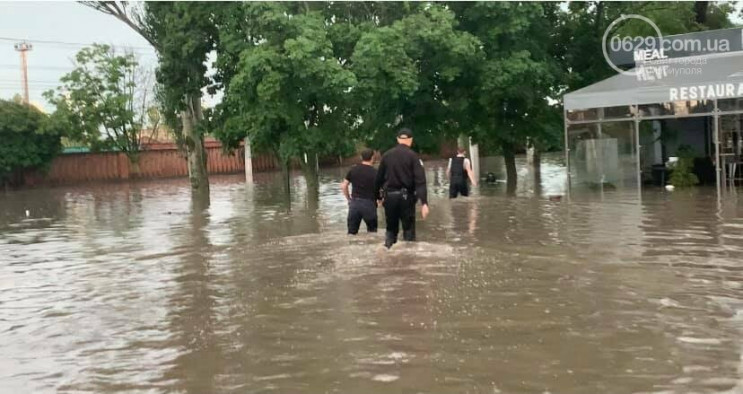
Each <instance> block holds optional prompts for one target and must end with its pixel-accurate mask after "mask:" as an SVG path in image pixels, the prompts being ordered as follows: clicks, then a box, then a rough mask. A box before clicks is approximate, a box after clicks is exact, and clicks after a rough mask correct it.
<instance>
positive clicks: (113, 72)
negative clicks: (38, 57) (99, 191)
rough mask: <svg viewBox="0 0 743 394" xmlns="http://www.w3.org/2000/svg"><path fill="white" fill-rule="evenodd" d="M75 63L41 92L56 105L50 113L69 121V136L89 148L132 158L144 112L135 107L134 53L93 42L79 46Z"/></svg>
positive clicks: (136, 153) (139, 140)
mask: <svg viewBox="0 0 743 394" xmlns="http://www.w3.org/2000/svg"><path fill="white" fill-rule="evenodd" d="M75 63H76V64H75V69H74V70H72V71H71V72H69V73H67V74H65V75H64V76H63V77H62V78H61V80H60V81H61V82H62V86H61V87H59V88H58V89H57V90H56V91H53V90H50V91H47V92H46V93H45V94H44V97H45V98H46V99H47V100H48V101H49V102H50V103H52V104H53V105H54V106H55V107H56V113H55V118H56V119H58V120H60V121H63V122H65V123H67V124H68V125H69V126H70V128H71V131H72V132H71V135H69V137H70V138H72V139H74V140H77V141H80V142H82V143H84V144H86V145H88V146H90V147H91V148H92V149H93V150H101V149H116V150H120V151H121V152H124V153H125V154H126V155H127V157H128V158H129V160H130V161H131V162H132V163H137V161H138V157H139V151H140V148H141V144H142V127H143V125H144V124H145V121H146V117H147V114H146V111H144V108H138V107H139V103H138V102H137V101H138V94H137V89H138V88H137V80H136V78H137V61H136V60H135V58H134V56H133V55H131V54H126V55H117V54H116V53H114V51H113V50H112V49H111V47H109V46H107V45H94V46H92V47H90V48H84V49H82V50H80V52H78V53H77V55H76V56H75Z"/></svg>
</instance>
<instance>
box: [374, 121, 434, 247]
mask: <svg viewBox="0 0 743 394" xmlns="http://www.w3.org/2000/svg"><path fill="white" fill-rule="evenodd" d="M411 145H413V132H412V131H411V130H410V129H405V128H403V129H400V130H399V131H398V132H397V146H396V147H394V148H392V149H390V150H388V151H387V152H385V154H384V156H383V157H382V162H381V163H380V164H379V171H378V172H377V180H376V182H375V186H374V191H375V192H376V193H377V198H378V199H379V198H381V195H380V189H381V188H382V187H384V190H385V191H384V214H385V218H386V221H387V232H386V234H385V240H384V246H386V247H387V248H388V249H389V248H391V247H392V245H393V244H394V243H396V242H397V234H398V232H399V231H400V223H401V222H402V231H403V233H402V237H403V239H404V240H405V241H415V202H416V201H417V200H420V201H421V214H422V215H423V218H424V219H425V218H426V216H428V193H427V191H426V173H425V171H423V162H421V161H420V159H419V158H418V155H417V154H416V153H415V152H413V150H412V149H410V146H411Z"/></svg>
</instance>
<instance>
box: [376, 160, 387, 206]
mask: <svg viewBox="0 0 743 394" xmlns="http://www.w3.org/2000/svg"><path fill="white" fill-rule="evenodd" d="M386 178H387V165H386V164H385V163H384V156H382V160H380V162H379V168H378V169H377V177H376V179H375V180H374V196H375V197H376V199H377V201H380V200H381V199H382V195H381V194H380V190H381V189H382V186H384V181H385V179H386Z"/></svg>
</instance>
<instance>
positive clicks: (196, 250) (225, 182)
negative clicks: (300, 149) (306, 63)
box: [0, 158, 743, 393]
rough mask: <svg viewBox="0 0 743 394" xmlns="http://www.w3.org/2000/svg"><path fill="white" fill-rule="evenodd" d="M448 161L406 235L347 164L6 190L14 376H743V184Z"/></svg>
mask: <svg viewBox="0 0 743 394" xmlns="http://www.w3.org/2000/svg"><path fill="white" fill-rule="evenodd" d="M445 164H446V163H445V162H435V163H434V162H432V163H426V166H427V174H428V181H429V187H430V188H431V189H429V190H430V192H429V200H430V201H431V215H430V216H429V217H428V219H427V220H426V221H425V222H421V221H419V222H418V224H417V226H418V227H417V234H418V239H419V242H416V243H412V244H404V243H398V244H397V245H396V246H395V247H393V248H392V250H390V251H386V250H384V249H383V247H382V242H383V236H384V235H383V232H381V233H378V234H374V235H369V234H366V233H364V234H362V235H360V236H358V237H349V236H347V235H346V234H345V232H346V228H345V223H346V202H345V200H344V198H343V197H342V195H341V193H340V186H339V185H340V182H341V180H342V177H343V175H345V169H337V168H335V169H326V170H323V171H322V174H321V185H320V190H319V193H318V194H316V195H315V196H314V197H313V196H312V193H310V194H309V197H308V193H307V192H306V189H305V187H304V180H303V178H302V177H301V176H300V175H299V174H296V176H295V177H294V178H293V190H294V193H293V194H292V196H291V197H290V198H289V199H287V198H286V197H283V194H282V189H281V184H280V179H279V176H278V174H257V175H256V180H255V185H253V186H252V187H247V186H246V185H245V183H244V181H243V178H242V177H241V176H228V177H225V176H222V177H216V176H215V177H212V186H211V188H212V192H211V196H212V197H211V205H210V207H209V208H208V209H206V210H203V211H201V210H199V209H193V208H192V205H191V196H190V191H189V186H188V182H187V180H186V179H182V180H181V179H179V180H159V181H147V182H135V183H129V184H126V183H120V184H96V185H82V186H74V187H59V188H47V189H35V190H21V191H13V192H8V193H5V194H2V193H0V382H1V383H0V392H3V393H21V392H56V391H70V392H79V391H88V392H97V393H100V392H113V391H147V392H166V391H176V392H188V393H211V392H236V393H246V392H251V393H252V392H260V393H263V392H276V393H301V392H312V393H324V392H337V393H387V392H406V393H407V392H411V393H414V392H421V393H428V392H441V393H454V392H457V393H545V392H549V393H666V392H667V393H686V392H703V393H707V392H710V393H741V392H743V219H741V213H742V212H743V205H742V204H741V203H739V202H738V201H737V200H735V199H730V200H727V201H722V202H721V203H718V199H717V196H716V194H715V190H714V189H708V188H696V189H693V190H690V191H679V190H677V191H675V192H673V193H669V192H666V191H662V190H660V189H656V188H652V187H648V188H646V189H645V190H644V191H643V193H642V195H641V196H640V195H638V193H637V191H629V192H628V191H613V192H607V193H603V194H600V193H598V192H593V193H583V194H580V195H571V196H570V198H569V199H568V198H567V197H563V198H562V199H559V200H558V199H556V198H550V196H553V195H561V194H564V193H565V188H566V185H565V174H564V168H563V167H562V166H561V165H560V164H558V160H557V159H556V158H545V159H544V161H543V171H542V176H541V181H540V182H537V183H535V182H534V180H533V176H532V175H531V173H530V171H529V169H528V167H527V166H526V165H525V164H524V163H523V162H520V168H519V174H520V175H521V176H522V178H523V179H521V180H520V183H519V188H518V190H517V192H516V195H514V196H508V195H506V191H505V189H506V187H505V184H502V183H498V184H496V185H485V184H483V185H481V186H480V187H479V190H478V191H476V192H475V193H474V196H473V197H471V198H469V199H458V200H455V201H449V200H448V199H447V191H448V189H447V187H448V184H447V183H446V182H445V181H444V170H445V168H444V167H445ZM482 165H483V168H488V167H487V166H495V164H490V163H489V162H484V163H483V164H482ZM26 210H28V216H27V214H26ZM379 212H380V217H383V214H382V210H381V209H380V211H379ZM419 215H420V214H419ZM380 220H381V221H382V223H383V220H382V219H380ZM382 226H383V224H381V225H380V227H382ZM364 230H365V228H364V227H363V225H362V232H363V231H364Z"/></svg>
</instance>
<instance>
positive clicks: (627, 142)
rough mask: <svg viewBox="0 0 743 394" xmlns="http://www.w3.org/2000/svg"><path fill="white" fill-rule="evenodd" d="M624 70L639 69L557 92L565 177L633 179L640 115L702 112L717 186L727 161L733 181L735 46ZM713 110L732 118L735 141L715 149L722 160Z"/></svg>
mask: <svg viewBox="0 0 743 394" xmlns="http://www.w3.org/2000/svg"><path fill="white" fill-rule="evenodd" d="M632 71H633V72H636V73H640V74H641V75H640V76H639V77H638V76H637V75H624V74H617V75H615V76H613V77H610V78H607V79H605V80H603V81H601V82H598V83H595V84H593V85H590V86H587V87H585V88H582V89H579V90H576V91H574V92H571V93H568V94H565V95H564V108H565V113H564V115H565V118H564V119H565V148H566V150H565V154H566V160H567V166H568V179H569V181H570V182H571V184H572V183H573V181H575V180H576V178H585V179H588V180H589V181H588V182H587V183H590V184H594V185H601V186H602V185H604V184H607V183H612V185H615V184H616V183H620V184H622V185H633V186H637V187H639V186H640V184H641V179H642V176H641V168H640V161H641V156H642V155H643V154H644V152H645V151H641V145H640V142H641V136H640V122H641V121H644V120H663V119H677V118H687V117H708V119H710V120H711V122H713V124H711V129H710V132H711V137H712V138H710V144H711V145H710V146H712V148H713V152H714V153H713V154H712V153H711V154H710V156H714V166H715V169H716V171H717V176H716V177H717V184H718V188H719V186H720V183H721V180H722V179H723V178H726V174H725V172H723V173H722V174H721V170H724V168H723V167H725V166H727V165H728V164H733V166H732V168H731V169H732V174H733V178H731V179H732V180H733V181H734V176H735V165H736V164H737V163H738V162H740V153H741V149H742V148H743V139H741V138H740V137H741V136H743V134H741V130H740V129H741V126H740V124H741V122H740V119H741V118H742V117H741V114H743V99H741V97H743V53H742V52H734V53H725V54H714V55H707V56H695V57H688V58H677V59H668V61H667V64H654V65H645V66H642V67H639V68H636V69H633V70H632ZM721 116H722V117H725V120H726V121H727V123H726V124H728V123H729V124H735V125H736V126H735V128H736V129H735V130H732V131H730V132H735V133H737V134H736V136H735V142H734V144H735V146H730V147H723V150H725V149H727V150H729V151H730V152H727V151H725V152H722V156H725V157H723V159H722V160H721V152H720V148H721V147H720V145H721V144H720V141H721V134H720V133H721V130H720V117H721ZM731 116H735V119H732V118H731ZM656 123H657V122H656ZM726 132H727V131H726ZM657 133H658V134H657V135H658V136H659V135H660V134H659V133H660V131H659V130H657ZM657 139H659V137H658V138H656V140H657ZM645 140H647V138H645ZM723 142H724V141H723ZM728 156H729V157H728ZM630 167H633V168H630ZM728 173H729V171H728Z"/></svg>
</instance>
